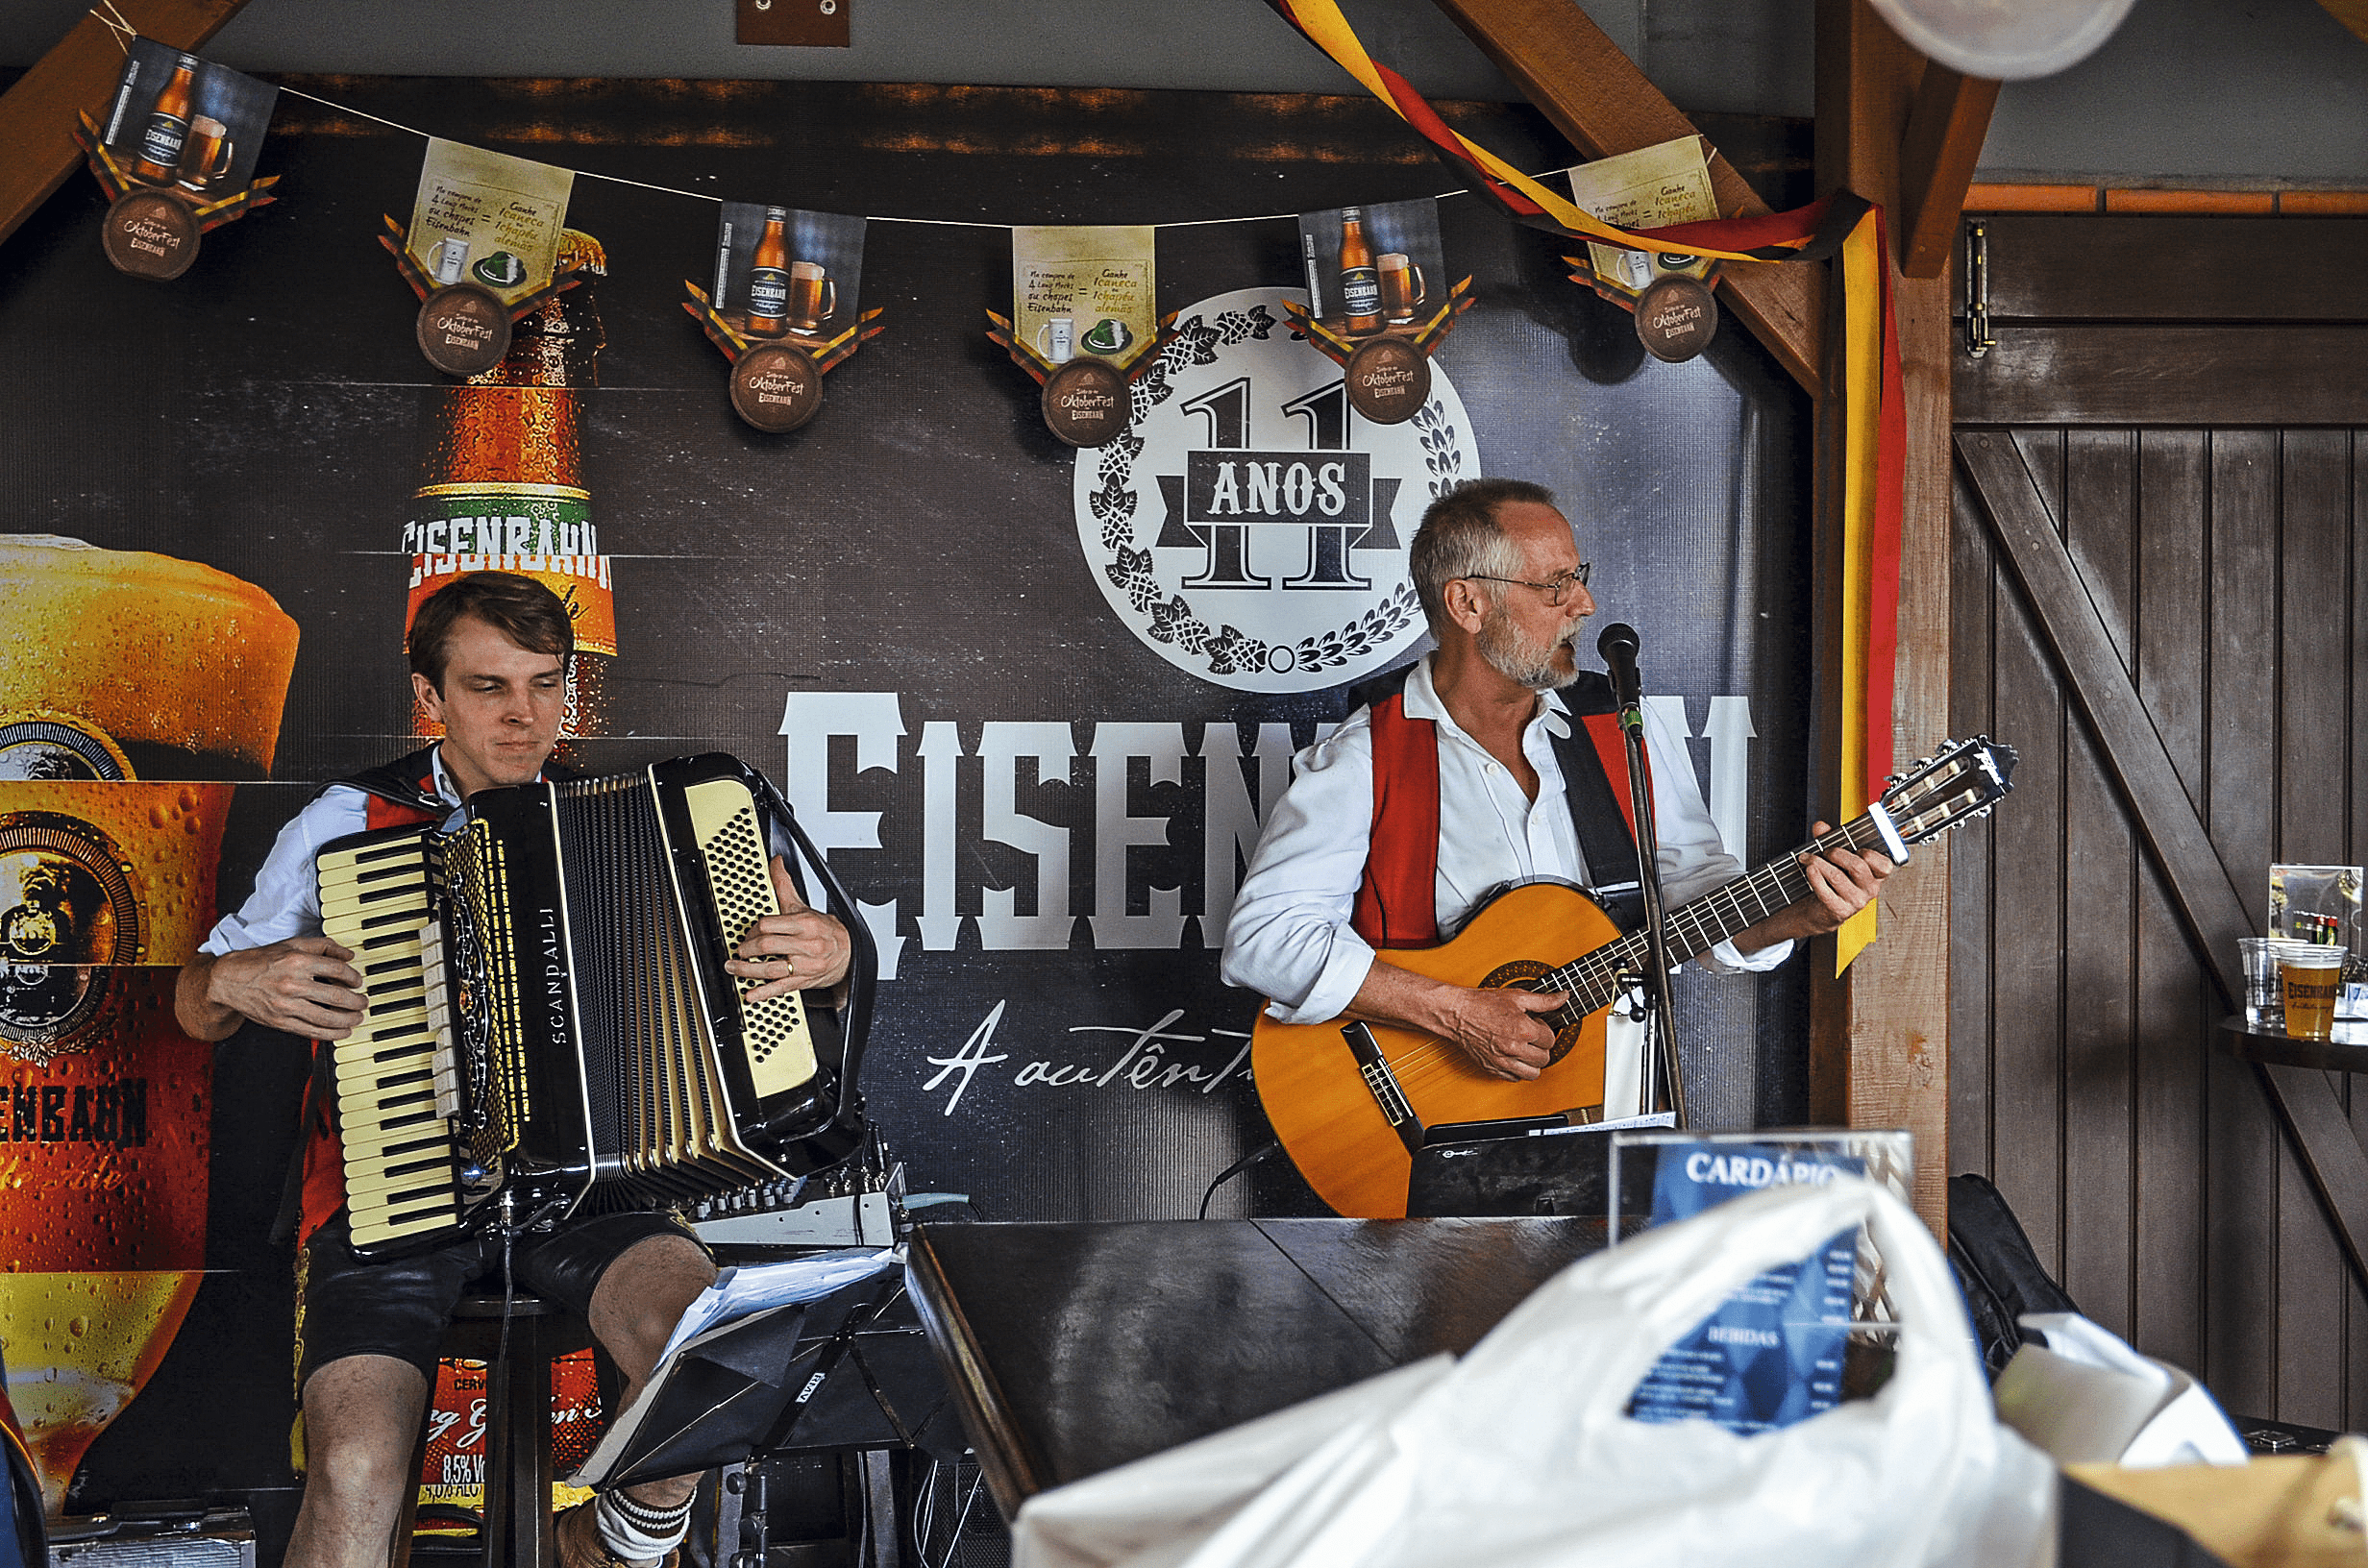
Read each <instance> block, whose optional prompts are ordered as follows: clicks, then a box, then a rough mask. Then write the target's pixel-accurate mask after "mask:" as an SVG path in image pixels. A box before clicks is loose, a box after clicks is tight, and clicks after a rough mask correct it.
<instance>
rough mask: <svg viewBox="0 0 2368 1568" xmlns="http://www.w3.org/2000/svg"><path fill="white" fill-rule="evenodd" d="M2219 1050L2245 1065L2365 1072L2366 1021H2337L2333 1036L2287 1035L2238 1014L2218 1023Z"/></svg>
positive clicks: (2367, 1051)
mask: <svg viewBox="0 0 2368 1568" xmlns="http://www.w3.org/2000/svg"><path fill="white" fill-rule="evenodd" d="M2220 1032H2221V1036H2222V1039H2221V1040H2220V1042H2219V1044H2220V1048H2221V1049H2222V1050H2223V1051H2225V1052H2227V1053H2228V1054H2229V1055H2231V1056H2233V1057H2239V1058H2242V1059H2243V1060H2245V1061H2247V1062H2271V1063H2277V1064H2279V1065H2281V1066H2289V1067H2318V1068H2321V1069H2323V1070H2325V1071H2328V1072H2368V1018H2337V1019H2336V1020H2335V1021H2334V1025H2333V1033H2332V1037H2331V1038H2330V1039H2327V1040H2313V1039H2309V1038H2307V1037H2305V1036H2299V1035H2289V1034H2286V1033H2285V1032H2284V1031H2283V1030H2282V1029H2280V1028H2278V1027H2277V1026H2276V1025H2275V1024H2271V1023H2257V1022H2252V1021H2249V1020H2248V1019H2247V1018H2246V1017H2245V1016H2244V1015H2243V1014H2241V1013H2238V1014H2232V1015H2231V1016H2230V1017H2225V1018H2222V1019H2221V1020H2220Z"/></svg>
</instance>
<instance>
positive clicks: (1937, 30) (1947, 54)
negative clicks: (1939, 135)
mask: <svg viewBox="0 0 2368 1568" xmlns="http://www.w3.org/2000/svg"><path fill="white" fill-rule="evenodd" d="M2132 4H2133V0H1874V7H1875V10H1876V11H1878V12H1882V14H1883V19H1884V20H1885V21H1887V22H1888V23H1890V24H1891V27H1892V29H1893V30H1894V31H1896V32H1897V33H1898V34H1899V36H1900V37H1903V38H1905V39H1907V40H1908V41H1909V42H1910V43H1912V44H1913V45H1915V47H1916V48H1918V49H1919V50H1921V51H1923V52H1924V53H1925V54H1926V55H1929V56H1930V57H1932V58H1933V59H1934V60H1936V61H1939V62H1940V63H1941V64H1943V65H1946V66H1948V67H1949V68H1950V69H1952V70H1956V71H1961V72H1963V73H1964V74H1965V75H1967V76H1986V77H1993V78H1996V79H1998V80H2001V81H2008V82H2014V81H2020V80H2022V79H2024V78H2026V77H2034V76H2053V75H2054V74H2055V73H2056V72H2058V71H2060V70H2063V69H2065V68H2066V67H2068V66H2071V65H2076V64H2078V63H2079V62H2080V61H2084V60H2085V59H2087V58H2088V57H2089V56H2090V55H2092V54H2094V53H2095V52H2096V50H2097V48H2098V46H2099V45H2101V44H2102V43H2104V42H2105V40H2106V39H2107V38H2109V37H2112V35H2113V29H2115V28H2117V27H2119V26H2120V25H2121V19H2122V18H2123V17H2124V16H2127V15H2129V14H2130V7H2131V5H2132Z"/></svg>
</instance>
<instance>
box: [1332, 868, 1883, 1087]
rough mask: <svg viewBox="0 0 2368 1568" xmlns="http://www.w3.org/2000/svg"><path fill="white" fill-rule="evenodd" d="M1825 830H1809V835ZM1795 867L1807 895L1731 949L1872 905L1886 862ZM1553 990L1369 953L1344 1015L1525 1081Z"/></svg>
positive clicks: (1540, 1052)
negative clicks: (1427, 1039) (1485, 981)
mask: <svg viewBox="0 0 2368 1568" xmlns="http://www.w3.org/2000/svg"><path fill="white" fill-rule="evenodd" d="M1831 831H1832V829H1831V828H1830V827H1829V825H1828V824H1826V823H1824V822H1817V823H1814V824H1813V825H1812V827H1811V829H1810V835H1811V837H1812V838H1822V837H1824V836H1825V835H1826V834H1827V833H1829V832H1831ZM1800 863H1801V866H1802V868H1803V870H1804V871H1805V873H1806V875H1807V877H1808V880H1809V892H1808V894H1806V895H1804V896H1803V897H1801V898H1799V899H1796V900H1795V901H1794V902H1792V903H1790V904H1788V905H1786V906H1785V907H1784V908H1783V909H1780V910H1778V911H1777V912H1776V913H1775V914H1773V915H1770V916H1769V917H1768V918H1767V919H1764V920H1761V921H1759V922H1758V923H1757V924H1754V925H1749V926H1746V927H1744V928H1743V929H1742V930H1741V931H1739V932H1737V933H1736V934H1735V936H1734V938H1733V939H1732V940H1733V942H1734V943H1735V947H1736V950H1737V951H1738V952H1741V953H1754V952H1758V951H1759V950H1760V949H1761V948H1763V947H1767V946H1770V945H1773V944H1774V943H1779V942H1789V941H1793V940H1796V939H1798V938H1802V937H1814V936H1822V935H1823V934H1825V933H1826V932H1829V931H1832V930H1834V929H1835V928H1836V927H1837V926H1839V925H1840V924H1841V923H1842V922H1843V921H1844V920H1847V919H1850V917H1851V916H1853V915H1856V914H1857V913H1858V912H1859V911H1860V910H1862V909H1863V908H1865V907H1866V906H1867V904H1869V903H1871V902H1872V901H1873V900H1874V897H1875V895H1876V894H1877V892H1878V891H1879V890H1880V889H1881V888H1882V886H1883V880H1884V878H1886V877H1887V876H1889V875H1890V874H1891V870H1892V867H1891V862H1890V861H1889V860H1888V859H1887V858H1886V857H1885V856H1883V855H1880V854H1876V853H1874V852H1872V851H1871V850H1870V851H1867V852H1865V853H1859V852H1855V851H1853V850H1850V849H1847V848H1842V847H1838V846H1837V847H1834V848H1831V849H1829V850H1827V851H1826V853H1824V854H1823V855H1813V854H1808V853H1804V854H1802V855H1801V856H1800ZM1569 999H1570V998H1569V996H1568V995H1567V994H1566V992H1560V991H1521V990H1518V989H1515V988H1512V987H1499V986H1490V987H1474V986H1459V985H1455V984H1452V983H1450V982H1448V981H1445V980H1435V979H1432V978H1430V977H1429V976H1427V975H1421V974H1417V973H1416V972H1414V971H1413V970H1412V969H1407V968H1400V967H1399V966H1398V965H1395V964H1393V963H1391V962H1390V960H1389V959H1388V958H1386V957H1382V956H1379V955H1376V956H1375V958H1374V959H1373V966H1372V968H1370V969H1369V970H1368V971H1366V976H1365V981H1364V984H1362V985H1360V986H1359V987H1358V988H1357V994H1356V999H1355V1000H1354V1001H1352V1002H1351V1003H1350V1004H1349V1007H1348V1012H1347V1015H1346V1016H1347V1017H1351V1018H1361V1019H1363V1020H1364V1021H1366V1022H1368V1023H1388V1024H1396V1025H1399V1026H1400V1027H1404V1028H1412V1029H1418V1030H1420V1031H1421V1032H1422V1033H1424V1034H1426V1035H1430V1036H1434V1037H1436V1038H1437V1039H1439V1040H1442V1041H1445V1042H1447V1043H1448V1044H1450V1045H1452V1046H1454V1047H1455V1048H1456V1049H1457V1050H1459V1051H1461V1052H1463V1053H1464V1055H1466V1056H1467V1057H1468V1058H1470V1059H1471V1062H1472V1064H1473V1066H1477V1067H1478V1068H1479V1069H1480V1070H1481V1071H1483V1072H1485V1073H1487V1074H1489V1075H1490V1076H1491V1077H1495V1078H1505V1079H1512V1080H1515V1081H1527V1080H1529V1079H1533V1078H1536V1077H1537V1076H1538V1075H1539V1074H1540V1073H1542V1072H1543V1071H1544V1070H1545V1068H1546V1066H1547V1065H1548V1064H1549V1063H1550V1062H1551V1061H1552V1059H1553V1046H1554V1037H1555V1029H1554V1025H1553V1024H1552V1023H1551V1022H1549V1021H1547V1020H1545V1019H1544V1018H1543V1017H1542V1015H1543V1014H1548V1013H1552V1012H1554V1011H1555V1010H1556V1009H1557V1008H1560V1007H1561V1006H1563V1005H1564V1003H1566V1002H1567V1001H1568V1000H1569Z"/></svg>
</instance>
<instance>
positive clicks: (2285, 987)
mask: <svg viewBox="0 0 2368 1568" xmlns="http://www.w3.org/2000/svg"><path fill="white" fill-rule="evenodd" d="M2348 951H2349V949H2346V948H2343V947H2337V946H2332V945H2330V944H2327V943H2313V942H2282V943H2278V987H2279V990H2280V991H2282V992H2283V993H2284V996H2285V1032H2286V1033H2287V1034H2288V1035H2290V1036H2292V1037H2293V1038H2294V1039H2296V1040H2330V1039H2332V1038H2333V1036H2334V1033H2335V994H2336V992H2340V991H2341V990H2342V989H2343V961H2344V959H2345V957H2346V956H2347V954H2348Z"/></svg>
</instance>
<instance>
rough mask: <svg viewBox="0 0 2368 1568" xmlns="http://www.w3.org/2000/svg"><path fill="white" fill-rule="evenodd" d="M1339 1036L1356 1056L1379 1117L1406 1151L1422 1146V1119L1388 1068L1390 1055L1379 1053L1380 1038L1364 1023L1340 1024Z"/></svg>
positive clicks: (1411, 1151) (1358, 1070)
mask: <svg viewBox="0 0 2368 1568" xmlns="http://www.w3.org/2000/svg"><path fill="white" fill-rule="evenodd" d="M1341 1038H1342V1039H1343V1040H1345V1041H1348V1050H1349V1053H1350V1054H1351V1055H1353V1056H1354V1057H1355V1058H1356V1059H1357V1075H1358V1076H1359V1077H1361V1078H1363V1079H1364V1080H1365V1088H1366V1092H1368V1093H1369V1094H1371V1095H1372V1096H1373V1103H1374V1104H1375V1105H1377V1106H1379V1107H1380V1108H1381V1116H1382V1119H1383V1120H1384V1121H1387V1122H1388V1123H1389V1124H1390V1129H1391V1131H1393V1132H1394V1133H1396V1134H1397V1139H1398V1141H1399V1142H1401V1143H1403V1144H1405V1145H1406V1152H1407V1153H1408V1154H1410V1155H1411V1154H1414V1153H1416V1152H1417V1151H1418V1150H1419V1149H1420V1148H1421V1147H1422V1123H1421V1121H1420V1120H1419V1119H1418V1118H1417V1116H1416V1115H1415V1108H1414V1106H1413V1105H1412V1104H1411V1103H1410V1102H1409V1101H1408V1100H1407V1098H1406V1090H1404V1089H1402V1088H1400V1087H1399V1086H1398V1081H1397V1074H1396V1073H1394V1072H1393V1071H1392V1070H1391V1068H1390V1059H1389V1058H1388V1057H1386V1056H1384V1055H1382V1054H1381V1041H1377V1040H1375V1039H1374V1038H1373V1031H1372V1029H1371V1028H1370V1027H1369V1025H1366V1024H1363V1023H1346V1024H1343V1025H1342V1026H1341Z"/></svg>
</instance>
